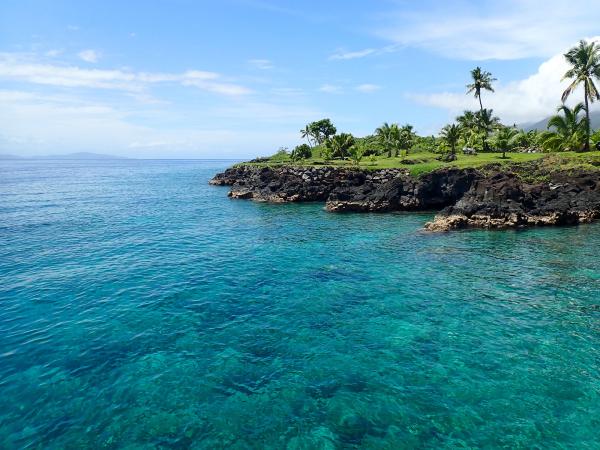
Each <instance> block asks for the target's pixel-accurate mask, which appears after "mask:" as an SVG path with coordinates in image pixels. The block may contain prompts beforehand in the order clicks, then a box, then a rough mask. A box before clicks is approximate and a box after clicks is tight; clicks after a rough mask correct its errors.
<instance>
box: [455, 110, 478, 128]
mask: <svg viewBox="0 0 600 450" xmlns="http://www.w3.org/2000/svg"><path fill="white" fill-rule="evenodd" d="M456 121H457V122H458V125H459V126H460V128H461V129H462V131H463V132H464V131H472V130H476V129H477V128H478V127H479V124H478V123H477V116H476V115H475V113H474V112H473V111H465V112H464V113H463V114H462V116H458V117H457V118H456Z"/></svg>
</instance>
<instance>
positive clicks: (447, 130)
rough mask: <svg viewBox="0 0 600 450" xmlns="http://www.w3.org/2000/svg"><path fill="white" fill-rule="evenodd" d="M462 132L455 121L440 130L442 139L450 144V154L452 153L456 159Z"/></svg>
mask: <svg viewBox="0 0 600 450" xmlns="http://www.w3.org/2000/svg"><path fill="white" fill-rule="evenodd" d="M460 134H461V133H460V127H459V126H458V125H456V124H455V123H453V124H451V125H446V126H445V127H444V128H442V131H441V132H440V136H441V137H442V139H444V140H445V141H446V142H447V143H448V145H449V146H450V154H451V155H452V159H454V157H455V156H456V145H457V144H458V141H459V139H460Z"/></svg>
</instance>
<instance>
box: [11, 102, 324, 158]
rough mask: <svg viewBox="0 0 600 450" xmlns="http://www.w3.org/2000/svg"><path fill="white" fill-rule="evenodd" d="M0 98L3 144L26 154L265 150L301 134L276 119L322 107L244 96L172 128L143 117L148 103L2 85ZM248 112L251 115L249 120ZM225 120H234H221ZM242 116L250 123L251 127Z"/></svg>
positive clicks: (158, 115) (163, 116) (162, 114)
mask: <svg viewBox="0 0 600 450" xmlns="http://www.w3.org/2000/svg"><path fill="white" fill-rule="evenodd" d="M0 104H2V108H0V149H2V148H4V149H5V152H6V153H15V154H21V155H35V154H38V155H39V154H48V153H56V152H62V153H68V152H73V151H93V152H99V153H107V152H108V153H111V154H118V155H123V156H134V157H135V156H138V157H202V156H204V157H207V156H208V157H249V156H257V155H259V154H262V155H265V154H270V153H272V152H274V151H275V150H276V149H277V148H278V146H280V145H292V144H294V143H295V142H297V141H298V140H299V136H298V133H297V132H296V131H294V132H286V131H282V130H281V128H280V129H277V128H274V126H273V124H274V123H284V122H285V121H286V120H289V121H293V122H294V124H295V123H296V121H298V120H308V119H310V118H312V117H314V116H318V114H317V112H316V111H313V110H311V109H308V108H299V107H296V106H293V105H273V104H268V103H253V102H250V103H245V102H244V103H242V104H241V105H239V106H237V107H233V106H232V107H230V108H225V107H220V108H217V109H213V110H210V111H197V112H196V114H197V120H199V123H203V122H204V121H206V122H208V119H207V118H209V117H218V118H220V119H221V118H227V119H230V120H229V121H227V122H225V121H222V120H219V121H217V122H214V123H213V125H212V126H211V125H210V124H209V123H203V124H202V125H197V126H196V125H190V124H189V123H188V124H187V126H181V124H178V125H177V127H176V128H175V129H173V128H169V127H168V126H162V127H151V126H145V125H140V124H138V123H137V122H139V119H140V117H142V116H143V115H144V114H145V113H144V112H143V111H136V110H131V109H129V108H127V107H124V106H111V105H106V104H103V103H99V102H95V101H84V100H81V99H78V98H77V97H72V96H69V95H65V94H61V95H46V94H37V93H32V92H24V91H6V90H5V91H3V90H0ZM202 114H204V116H203V115H202ZM146 115H147V116H149V117H150V116H151V117H153V118H154V119H155V120H158V121H160V122H161V123H165V122H168V121H171V120H172V119H173V117H172V116H171V115H170V113H169V112H167V111H163V110H162V108H161V109H157V110H156V111H152V110H150V111H146ZM250 119H251V120H253V122H252V123H251V124H248V120H250ZM257 121H258V122H257ZM219 122H221V123H229V125H230V126H229V128H223V127H221V126H219V125H218V123H219ZM215 123H216V124H217V125H215ZM244 124H248V125H247V127H246V128H245V127H244ZM286 128H288V127H286ZM294 130H295V128H294ZM258 149H262V150H260V151H259V150H258ZM255 153H256V154H255Z"/></svg>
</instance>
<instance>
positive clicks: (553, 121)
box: [291, 40, 600, 163]
mask: <svg viewBox="0 0 600 450" xmlns="http://www.w3.org/2000/svg"><path fill="white" fill-rule="evenodd" d="M564 57H565V60H566V61H567V63H568V64H569V66H570V67H569V70H568V71H567V72H566V73H565V74H564V75H563V80H569V81H570V83H569V85H568V87H567V88H566V90H565V91H564V92H563V94H562V96H561V102H562V103H561V105H560V106H559V107H558V108H557V111H556V114H555V115H554V116H552V117H551V118H550V119H549V121H548V124H547V129H546V130H544V131H541V132H540V131H536V130H531V131H525V130H522V129H518V128H517V127H516V126H515V125H513V126H506V125H503V124H502V123H501V120H500V118H499V117H497V116H495V115H494V111H493V110H492V109H488V108H484V105H483V98H482V97H483V95H482V94H483V93H484V92H486V91H487V92H490V93H494V88H493V84H494V82H495V81H497V80H496V78H494V77H493V75H492V74H491V73H490V72H487V71H485V70H483V69H482V68H481V67H476V68H475V69H473V70H472V71H471V74H470V75H471V82H470V83H469V84H467V86H466V93H467V95H470V94H472V95H474V97H475V98H476V99H477V100H478V102H479V110H477V111H464V112H463V114H461V115H460V116H458V117H456V119H455V121H454V122H453V123H450V124H447V125H445V126H444V127H443V128H442V129H441V130H440V133H439V135H438V136H426V137H422V136H418V135H417V134H416V133H415V132H414V129H413V126H412V125H410V124H405V125H400V124H397V123H387V122H386V123H384V124H382V125H381V126H380V127H378V128H377V129H376V130H375V131H374V133H373V134H372V135H369V136H366V137H364V138H356V137H354V136H353V135H352V134H350V133H338V132H337V129H336V127H335V126H334V125H333V123H332V122H331V120H330V119H321V120H318V121H315V122H311V123H309V124H307V125H306V126H305V127H304V128H303V129H302V130H301V132H300V133H301V137H302V138H303V139H306V141H307V142H306V143H304V144H301V145H298V146H297V147H296V148H294V150H293V151H292V152H291V158H292V159H293V160H301V159H307V158H310V157H312V156H313V153H314V150H315V149H316V148H318V150H319V153H320V156H321V157H322V158H323V159H324V160H325V161H328V160H331V159H336V158H339V159H347V158H350V159H352V160H353V161H354V162H356V163H358V162H360V160H361V159H362V158H363V157H364V156H372V157H388V158H391V157H399V156H400V157H401V156H406V155H407V154H408V152H409V151H431V152H435V153H440V154H441V155H442V158H443V159H445V160H447V161H450V160H454V159H456V154H457V150H458V148H460V147H462V148H463V151H464V152H465V153H470V154H476V153H477V152H478V151H483V152H489V151H501V152H502V157H503V158H505V157H506V152H510V151H515V150H528V151H590V149H591V146H592V145H597V146H598V147H600V130H598V131H597V132H596V133H594V134H592V131H591V124H590V104H591V103H594V102H595V101H597V100H600V92H599V90H598V88H597V86H596V83H597V82H598V81H600V45H599V44H598V42H595V41H594V42H587V41H585V40H581V41H580V42H579V44H578V45H577V46H575V47H573V48H571V49H570V50H569V51H568V52H567V53H565V54H564ZM580 86H581V87H583V101H582V102H581V103H578V104H576V105H575V106H573V107H572V108H571V107H569V106H567V105H566V104H565V102H566V101H567V100H568V99H569V97H571V95H572V94H573V92H574V91H575V90H576V89H577V88H578V87H580ZM599 149H600V148H599Z"/></svg>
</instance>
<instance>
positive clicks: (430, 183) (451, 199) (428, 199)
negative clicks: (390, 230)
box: [326, 169, 481, 212]
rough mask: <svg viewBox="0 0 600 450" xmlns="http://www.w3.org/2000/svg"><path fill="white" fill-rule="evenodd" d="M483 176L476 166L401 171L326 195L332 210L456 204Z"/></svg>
mask: <svg viewBox="0 0 600 450" xmlns="http://www.w3.org/2000/svg"><path fill="white" fill-rule="evenodd" d="M479 177H481V174H479V172H477V171H476V170H474V169H465V170H461V169H442V170H437V171H435V172H432V173H429V174H427V175H425V176H423V177H421V178H414V177H411V176H408V175H399V176H397V177H395V178H393V179H391V180H389V181H387V182H385V183H379V184H375V183H373V182H366V183H363V184H362V185H359V186H351V187H338V188H336V189H334V190H333V191H332V193H331V195H330V196H329V198H328V199H327V204H326V206H327V209H328V210H329V211H377V212H381V211H411V210H427V209H440V208H443V207H444V206H447V205H451V204H454V203H455V202H456V201H457V200H458V199H460V198H461V197H462V196H463V195H464V193H465V192H467V191H468V190H469V188H470V187H471V185H472V184H473V182H474V181H475V180H476V179H477V178H479Z"/></svg>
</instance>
